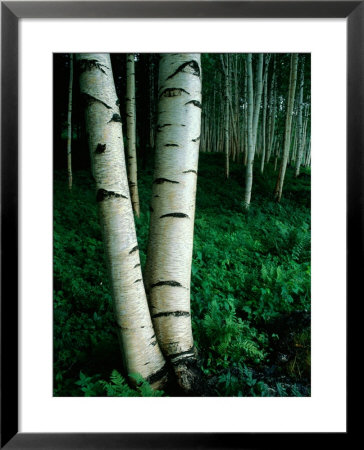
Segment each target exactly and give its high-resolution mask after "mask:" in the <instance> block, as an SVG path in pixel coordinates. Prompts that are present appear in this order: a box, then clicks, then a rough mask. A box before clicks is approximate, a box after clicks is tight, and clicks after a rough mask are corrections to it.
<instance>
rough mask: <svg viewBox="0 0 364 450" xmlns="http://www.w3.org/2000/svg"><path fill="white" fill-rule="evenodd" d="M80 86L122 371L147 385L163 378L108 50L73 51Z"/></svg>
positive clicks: (157, 382)
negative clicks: (135, 374)
mask: <svg viewBox="0 0 364 450" xmlns="http://www.w3.org/2000/svg"><path fill="white" fill-rule="evenodd" d="M77 61H78V64H79V72H80V91H81V96H82V98H83V100H84V102H85V123H86V132H87V136H88V145H89V149H90V154H91V161H92V171H93V176H94V178H95V182H96V190H97V196H96V200H97V203H98V209H99V215H100V223H101V230H102V234H103V241H104V248H105V254H106V260H107V263H108V268H109V274H110V281H111V287H112V296H113V304H114V312H115V318H116V323H117V326H118V334H119V338H120V343H121V347H122V352H123V356H124V362H125V365H126V369H127V371H128V373H139V374H141V375H142V376H143V377H144V378H145V379H146V380H147V381H149V382H150V383H151V384H152V386H153V387H160V386H161V385H162V383H163V381H164V380H165V376H166V369H165V361H164V358H163V356H162V353H161V351H160V349H159V346H158V343H157V340H156V337H155V333H154V329H153V325H152V321H151V317H150V313H149V309H148V304H147V299H146V295H145V290H144V284H143V280H142V273H141V268H140V260H139V250H138V242H137V237H136V233H135V225H134V217H133V211H132V206H131V201H130V194H129V188H128V179H127V174H126V167H125V157H124V148H123V133H122V126H121V118H120V111H119V106H118V99H117V96H116V91H115V85H114V80H113V74H112V69H111V61H110V56H109V54H106V53H103V54H78V55H77Z"/></svg>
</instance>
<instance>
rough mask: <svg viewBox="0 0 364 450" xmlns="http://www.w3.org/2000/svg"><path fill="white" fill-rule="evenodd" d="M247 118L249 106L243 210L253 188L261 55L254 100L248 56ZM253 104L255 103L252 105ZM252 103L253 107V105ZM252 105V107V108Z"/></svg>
mask: <svg viewBox="0 0 364 450" xmlns="http://www.w3.org/2000/svg"><path fill="white" fill-rule="evenodd" d="M247 58H248V60H247V61H248V116H249V105H250V108H251V109H252V110H253V112H250V114H251V113H252V114H253V118H252V125H251V127H250V123H249V121H250V119H249V117H248V160H247V164H246V175H245V194H244V205H245V208H249V205H250V200H251V195H252V186H253V164H254V154H255V147H256V142H257V131H258V120H259V112H260V104H261V100H262V92H263V54H262V53H259V55H258V58H259V59H258V67H257V77H256V80H257V86H256V93H255V100H254V94H253V73H252V55H251V53H249V54H248V56H247ZM254 102H255V103H254ZM253 103H254V105H253ZM252 105H253V106H252ZM249 129H251V131H250V133H251V140H252V142H249V141H250V138H249Z"/></svg>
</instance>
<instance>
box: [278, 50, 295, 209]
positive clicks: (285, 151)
mask: <svg viewBox="0 0 364 450" xmlns="http://www.w3.org/2000/svg"><path fill="white" fill-rule="evenodd" d="M297 63H298V54H297V53H292V55H291V70H290V77H289V92H288V102H287V115H286V125H285V134H284V147H283V156H282V162H281V167H280V169H279V174H278V179H277V184H276V188H275V191H274V198H275V199H276V200H277V202H279V201H280V200H281V197H282V191H283V183H284V177H285V174H286V168H287V161H288V156H289V149H290V143H291V126H292V112H293V104H294V98H295V91H296V81H297Z"/></svg>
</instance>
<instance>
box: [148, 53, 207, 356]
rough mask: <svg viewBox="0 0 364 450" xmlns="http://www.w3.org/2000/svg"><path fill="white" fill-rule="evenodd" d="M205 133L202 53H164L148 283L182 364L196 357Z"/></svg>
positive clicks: (164, 339)
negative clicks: (193, 293) (195, 269)
mask: <svg viewBox="0 0 364 450" xmlns="http://www.w3.org/2000/svg"><path fill="white" fill-rule="evenodd" d="M200 133H201V62H200V55H199V54H190V53H186V54H163V55H162V56H161V59H160V65H159V104H158V126H157V138H156V155H155V158H156V161H155V171H154V182H153V195H152V203H151V221H150V233H149V245H148V259H147V268H146V285H147V291H148V293H149V303H150V308H151V314H152V319H153V323H154V327H155V330H156V334H157V338H158V342H159V343H160V345H161V348H162V350H163V353H164V354H165V355H166V356H167V357H168V358H169V359H170V360H171V361H172V363H173V364H177V365H178V364H180V363H182V362H183V361H185V360H186V359H188V358H192V359H193V358H194V356H195V353H194V346H193V337H192V328H191V315H190V279H191V261H192V246H193V225H194V216H195V197H196V181H197V165H198V151H199V143H200Z"/></svg>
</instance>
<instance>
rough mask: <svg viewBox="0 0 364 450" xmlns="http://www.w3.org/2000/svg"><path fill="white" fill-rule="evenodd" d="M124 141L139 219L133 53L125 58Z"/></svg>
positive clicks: (134, 208) (134, 203)
mask: <svg viewBox="0 0 364 450" xmlns="http://www.w3.org/2000/svg"><path fill="white" fill-rule="evenodd" d="M126 139H127V151H128V176H129V189H130V195H131V204H132V205H133V211H134V213H135V215H136V216H137V217H139V215H140V207H139V194H138V176H137V170H138V169H137V154H136V115H135V62H134V54H133V53H132V54H129V55H127V57H126Z"/></svg>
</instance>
